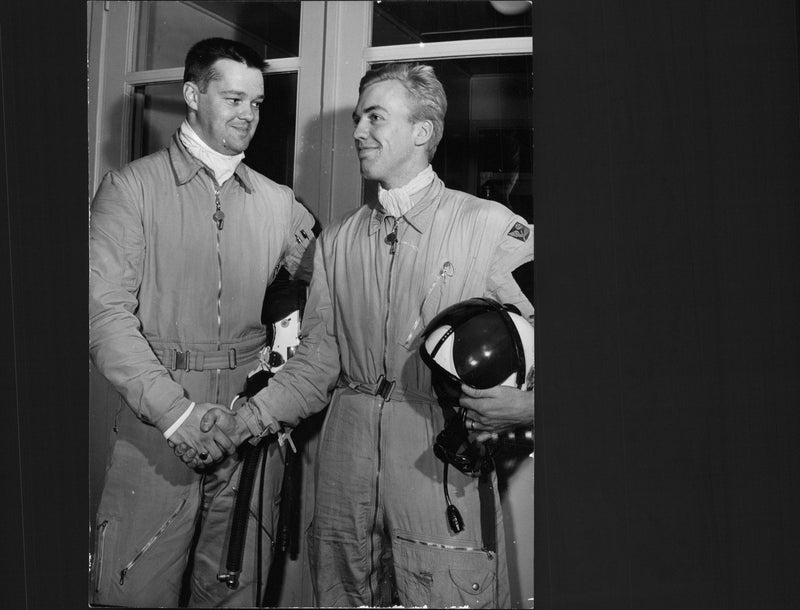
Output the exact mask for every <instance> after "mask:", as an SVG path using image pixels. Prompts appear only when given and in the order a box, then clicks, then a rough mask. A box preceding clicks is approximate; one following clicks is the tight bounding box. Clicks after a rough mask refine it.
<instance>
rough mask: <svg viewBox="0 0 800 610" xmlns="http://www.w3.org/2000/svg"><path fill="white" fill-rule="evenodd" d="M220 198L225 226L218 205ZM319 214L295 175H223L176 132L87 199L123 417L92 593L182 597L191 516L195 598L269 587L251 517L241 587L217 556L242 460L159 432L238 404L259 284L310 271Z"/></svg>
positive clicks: (273, 481)
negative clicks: (190, 449) (181, 449)
mask: <svg viewBox="0 0 800 610" xmlns="http://www.w3.org/2000/svg"><path fill="white" fill-rule="evenodd" d="M217 201H219V204H220V209H221V210H222V211H223V213H224V215H225V216H224V224H223V225H222V228H220V227H219V226H218V224H217V223H216V222H215V221H214V220H213V219H212V215H213V213H214V211H215V209H216V202H217ZM313 224H314V219H313V217H312V216H311V214H310V213H309V212H308V211H307V210H306V209H305V208H304V207H303V206H302V205H301V204H299V203H298V202H297V201H295V199H294V196H293V194H292V191H291V190H290V189H289V188H288V187H285V186H281V185H278V184H276V183H275V182H272V181H271V180H269V179H267V178H266V177H264V176H262V175H261V174H259V173H257V172H255V171H253V170H252V169H249V168H248V167H247V166H245V165H244V164H239V166H238V168H237V169H236V172H235V174H234V177H232V178H231V179H229V180H227V181H226V182H225V183H224V184H223V185H222V187H221V188H220V187H219V186H218V185H217V184H216V182H215V180H214V179H213V174H212V173H211V172H210V170H208V169H207V168H206V167H205V166H204V165H203V164H201V163H200V162H199V161H197V160H196V159H195V158H194V157H192V156H191V155H190V154H189V153H188V152H187V151H186V149H185V148H184V147H183V145H182V144H181V143H180V141H179V138H178V137H177V134H175V136H173V138H172V140H171V143H170V145H169V148H168V149H164V150H161V151H159V152H156V153H153V154H152V155H148V156H146V157H143V158H141V159H139V160H136V161H134V162H132V163H130V164H128V165H127V166H126V167H124V168H123V169H121V170H119V171H114V172H110V173H108V174H107V175H106V176H105V177H104V179H103V182H102V184H101V186H100V188H99V189H98V192H97V194H96V196H95V198H94V201H93V203H92V207H91V230H90V300H89V321H90V354H91V357H92V360H93V362H94V364H95V366H96V367H97V369H98V370H99V371H100V372H101V373H102V374H103V375H104V376H105V377H106V378H107V379H108V380H109V381H110V382H111V383H112V384H113V385H114V387H115V388H116V389H117V391H118V392H119V396H118V397H117V400H116V401H115V403H114V404H109V405H108V408H109V409H114V410H115V411H116V418H115V420H114V427H113V431H110V433H111V436H112V438H111V442H112V445H113V450H112V455H111V458H110V461H109V464H108V467H107V472H106V479H105V484H104V488H103V494H102V498H101V501H100V507H99V511H98V515H97V522H96V528H97V529H96V538H97V543H96V549H95V553H94V557H93V566H92V577H93V578H92V593H93V600H92V601H93V602H94V603H97V604H113V605H126V606H170V605H173V606H174V605H177V603H178V595H179V591H180V588H181V579H182V576H183V572H184V569H185V567H186V565H187V562H188V561H189V559H190V557H189V552H190V546H191V543H192V536H193V533H194V531H195V525H196V522H197V520H198V519H202V527H201V529H200V535H199V538H198V540H197V546H196V552H195V555H194V557H193V558H192V559H193V563H194V566H193V571H192V605H216V604H220V603H224V604H228V605H248V606H252V605H256V602H257V601H260V600H256V594H255V591H254V588H255V587H254V582H255V579H256V574H255V571H256V565H255V561H254V560H255V556H256V553H255V550H254V549H255V548H256V546H255V542H256V539H257V534H256V532H257V527H256V525H255V523H250V526H249V536H248V546H247V547H246V549H245V556H244V566H243V570H242V575H241V579H240V583H241V584H240V587H239V589H237V590H235V591H231V590H229V589H228V588H227V587H226V586H225V584H223V583H220V582H218V581H217V578H216V576H217V574H218V573H220V572H222V571H223V570H224V563H225V551H226V548H225V543H226V540H227V537H228V533H229V532H228V530H229V522H230V515H231V512H232V507H233V502H234V499H235V487H236V484H237V482H238V478H239V475H238V468H237V467H238V462H237V460H236V459H235V458H228V459H227V460H226V461H225V462H223V463H222V464H220V465H218V466H216V467H213V468H210V469H207V470H205V471H203V472H197V471H195V470H192V469H189V468H188V467H187V466H186V465H185V464H184V463H183V462H181V460H180V459H179V458H178V457H176V456H175V455H174V453H173V451H172V449H171V448H170V447H169V446H168V444H167V441H166V440H165V439H164V436H163V432H164V431H165V430H167V429H168V428H169V427H170V425H171V424H172V423H173V422H174V421H175V420H176V419H177V418H178V417H179V416H180V415H181V414H182V413H183V412H184V411H185V410H186V408H187V407H188V405H189V404H190V402H191V401H195V402H197V403H200V402H211V403H218V404H222V405H229V404H230V402H231V400H232V398H233V397H234V396H235V395H236V394H237V393H238V392H240V391H241V390H242V389H243V387H244V382H245V379H246V377H247V374H248V372H250V371H251V370H252V369H253V368H254V367H255V364H256V361H257V353H258V351H259V349H260V348H262V347H263V346H264V343H265V338H266V331H265V328H264V325H263V324H262V323H261V308H262V303H263V298H264V292H265V290H266V287H267V286H268V285H269V283H270V282H271V281H272V279H273V278H274V277H275V274H276V273H277V271H278V270H279V268H280V267H281V266H285V267H286V268H287V269H288V270H289V272H290V273H293V274H296V275H298V276H299V277H303V276H306V277H308V276H309V273H310V263H309V261H308V260H307V258H308V257H310V254H311V249H308V245H309V243H311V241H313V233H312V226H313ZM304 253H305V256H306V260H305V261H303V257H304ZM279 453H280V452H279V451H278V449H277V448H276V447H275V446H274V444H273V446H271V448H270V451H269V454H268V456H267V460H268V465H267V469H266V471H267V472H268V475H269V476H268V480H267V481H265V485H264V487H265V490H266V492H265V496H266V497H267V501H266V502H265V510H264V520H265V522H264V524H263V530H264V536H265V538H266V541H265V543H264V549H265V552H264V557H263V560H264V564H263V567H264V570H263V575H264V576H266V573H267V570H268V568H269V562H270V557H271V548H270V541H269V536H271V534H272V531H273V528H274V519H276V518H277V511H273V508H274V504H275V502H276V500H277V498H278V497H279V495H278V494H279V486H280V480H281V474H282V459H281V456H280V455H279ZM257 488H258V487H256V489H257ZM257 495H258V494H254V498H253V505H254V506H255V505H256V504H257V502H256V500H257V498H256V496H257ZM273 512H274V514H273Z"/></svg>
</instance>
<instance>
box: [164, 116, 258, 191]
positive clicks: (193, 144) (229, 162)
mask: <svg viewBox="0 0 800 610" xmlns="http://www.w3.org/2000/svg"><path fill="white" fill-rule="evenodd" d="M178 137H179V138H180V139H181V144H183V145H184V146H185V147H186V150H188V151H189V153H190V154H191V155H192V156H193V157H194V158H195V159H197V160H198V161H201V162H202V163H204V164H205V165H206V166H208V168H209V169H210V170H211V171H212V172H214V177H215V178H216V180H217V184H219V185H222V184H225V181H226V180H228V178H230V177H231V176H233V172H234V171H236V168H237V167H238V166H239V163H240V162H241V161H242V159H244V153H239V154H238V155H223V154H222V153H219V152H217V151H216V150H214V149H213V148H211V147H210V146H209V145H208V144H206V143H205V142H203V140H202V139H201V138H200V136H198V135H197V132H196V131H195V130H194V129H192V126H191V125H189V121H187V120H186V119H184V120H183V123H181V127H180V130H179V131H178Z"/></svg>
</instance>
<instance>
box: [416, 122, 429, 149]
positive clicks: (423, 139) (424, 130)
mask: <svg viewBox="0 0 800 610" xmlns="http://www.w3.org/2000/svg"><path fill="white" fill-rule="evenodd" d="M432 137H433V122H432V121H428V120H424V121H418V122H417V124H416V125H415V134H414V144H416V145H417V146H425V145H426V144H427V143H428V141H429V140H430V139H431V138H432Z"/></svg>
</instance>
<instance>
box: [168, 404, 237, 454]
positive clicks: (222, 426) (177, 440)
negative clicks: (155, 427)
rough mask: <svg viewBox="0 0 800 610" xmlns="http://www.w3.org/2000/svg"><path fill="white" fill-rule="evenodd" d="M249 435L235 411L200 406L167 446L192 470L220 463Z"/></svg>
mask: <svg viewBox="0 0 800 610" xmlns="http://www.w3.org/2000/svg"><path fill="white" fill-rule="evenodd" d="M249 436H250V431H249V430H248V429H247V426H246V425H245V424H244V422H242V421H241V419H240V418H238V417H237V416H236V412H234V411H230V410H228V409H226V408H225V407H223V406H222V405H216V404H213V403H208V402H204V403H197V404H196V405H194V408H192V409H191V412H190V413H189V415H188V417H187V418H186V419H185V420H184V421H183V423H181V425H180V426H178V428H177V429H176V430H175V431H174V432H173V433H172V434H171V435H170V436H169V438H168V440H167V443H168V444H169V446H170V447H171V448H172V450H173V451H174V452H175V455H176V456H178V457H179V458H180V459H181V460H182V461H183V463H184V464H186V466H188V467H189V468H205V467H207V466H211V465H212V464H216V463H218V462H221V461H222V460H224V459H225V458H226V457H228V456H229V455H232V454H233V453H235V452H236V449H237V448H238V447H239V445H241V444H242V443H243V442H244V441H246V440H247V438H248V437H249Z"/></svg>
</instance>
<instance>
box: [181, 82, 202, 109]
mask: <svg viewBox="0 0 800 610" xmlns="http://www.w3.org/2000/svg"><path fill="white" fill-rule="evenodd" d="M199 96H200V89H199V88H198V87H197V85H196V84H195V83H193V82H186V83H183V101H184V102H186V105H187V106H188V107H189V108H191V109H192V110H194V111H195V112H196V111H197V106H198V99H197V98H198V97H199Z"/></svg>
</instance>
